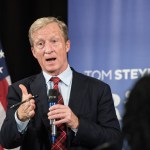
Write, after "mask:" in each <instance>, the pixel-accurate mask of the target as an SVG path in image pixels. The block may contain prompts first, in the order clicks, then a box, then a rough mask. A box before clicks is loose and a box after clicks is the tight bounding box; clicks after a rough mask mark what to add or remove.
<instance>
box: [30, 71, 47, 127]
mask: <svg viewBox="0 0 150 150" xmlns="http://www.w3.org/2000/svg"><path fill="white" fill-rule="evenodd" d="M30 88H31V91H32V93H33V94H35V95H38V97H37V98H36V105H37V108H36V109H37V110H36V111H39V113H40V115H41V118H42V120H43V122H44V125H45V126H46V127H47V128H48V127H49V121H48V119H47V112H48V97H47V87H46V83H45V79H44V76H43V74H42V73H41V74H39V75H37V77H36V78H35V80H34V81H33V82H32V83H31V87H30Z"/></svg>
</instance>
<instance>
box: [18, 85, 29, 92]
mask: <svg viewBox="0 0 150 150" xmlns="http://www.w3.org/2000/svg"><path fill="white" fill-rule="evenodd" d="M19 87H20V89H21V91H22V94H23V95H27V94H28V91H27V88H26V87H25V86H24V85H23V84H19Z"/></svg>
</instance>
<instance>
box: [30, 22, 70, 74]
mask: <svg viewBox="0 0 150 150" xmlns="http://www.w3.org/2000/svg"><path fill="white" fill-rule="evenodd" d="M69 49H70V41H67V42H65V40H64V37H63V33H62V31H61V30H60V28H59V26H58V25H57V23H49V24H48V25H46V26H45V27H43V28H41V29H39V30H37V31H35V32H34V33H33V47H32V53H33V55H34V57H35V58H36V59H37V60H38V62H39V64H40V66H41V68H42V70H44V71H45V72H47V73H49V74H51V75H58V74H60V73H61V72H63V71H64V70H65V69H66V68H67V66H68V60H67V52H68V51H69Z"/></svg>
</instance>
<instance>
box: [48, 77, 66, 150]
mask: <svg viewBox="0 0 150 150" xmlns="http://www.w3.org/2000/svg"><path fill="white" fill-rule="evenodd" d="M50 80H51V81H52V82H53V83H54V87H53V89H55V90H57V91H58V104H62V105H63V104H64V101H63V98H62V95H61V94H60V92H59V89H58V83H59V82H60V79H59V78H58V77H52V78H51V79H50ZM57 134H58V135H57V138H56V141H55V143H54V144H52V148H51V150H67V148H66V138H67V136H66V125H65V124H60V125H57Z"/></svg>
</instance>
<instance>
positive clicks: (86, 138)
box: [74, 84, 121, 148]
mask: <svg viewBox="0 0 150 150" xmlns="http://www.w3.org/2000/svg"><path fill="white" fill-rule="evenodd" d="M100 90H101V91H102V92H97V93H94V95H95V96H93V97H95V98H93V99H96V100H93V103H95V104H94V107H95V109H96V110H97V113H96V114H94V118H96V119H91V118H87V117H84V116H79V127H78V132H77V135H76V137H75V138H74V142H75V144H77V145H78V144H79V145H83V146H86V147H91V148H93V147H96V146H98V145H101V144H103V143H111V142H114V140H115V141H117V140H118V139H120V138H121V133H120V126H119V122H118V119H117V117H116V113H115V108H114V103H113V99H112V93H111V90H110V87H109V86H108V85H107V84H105V86H104V87H103V88H101V89H100ZM95 101H96V102H95ZM92 109H93V108H92ZM91 113H92V112H91ZM95 116H96V117H95Z"/></svg>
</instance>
